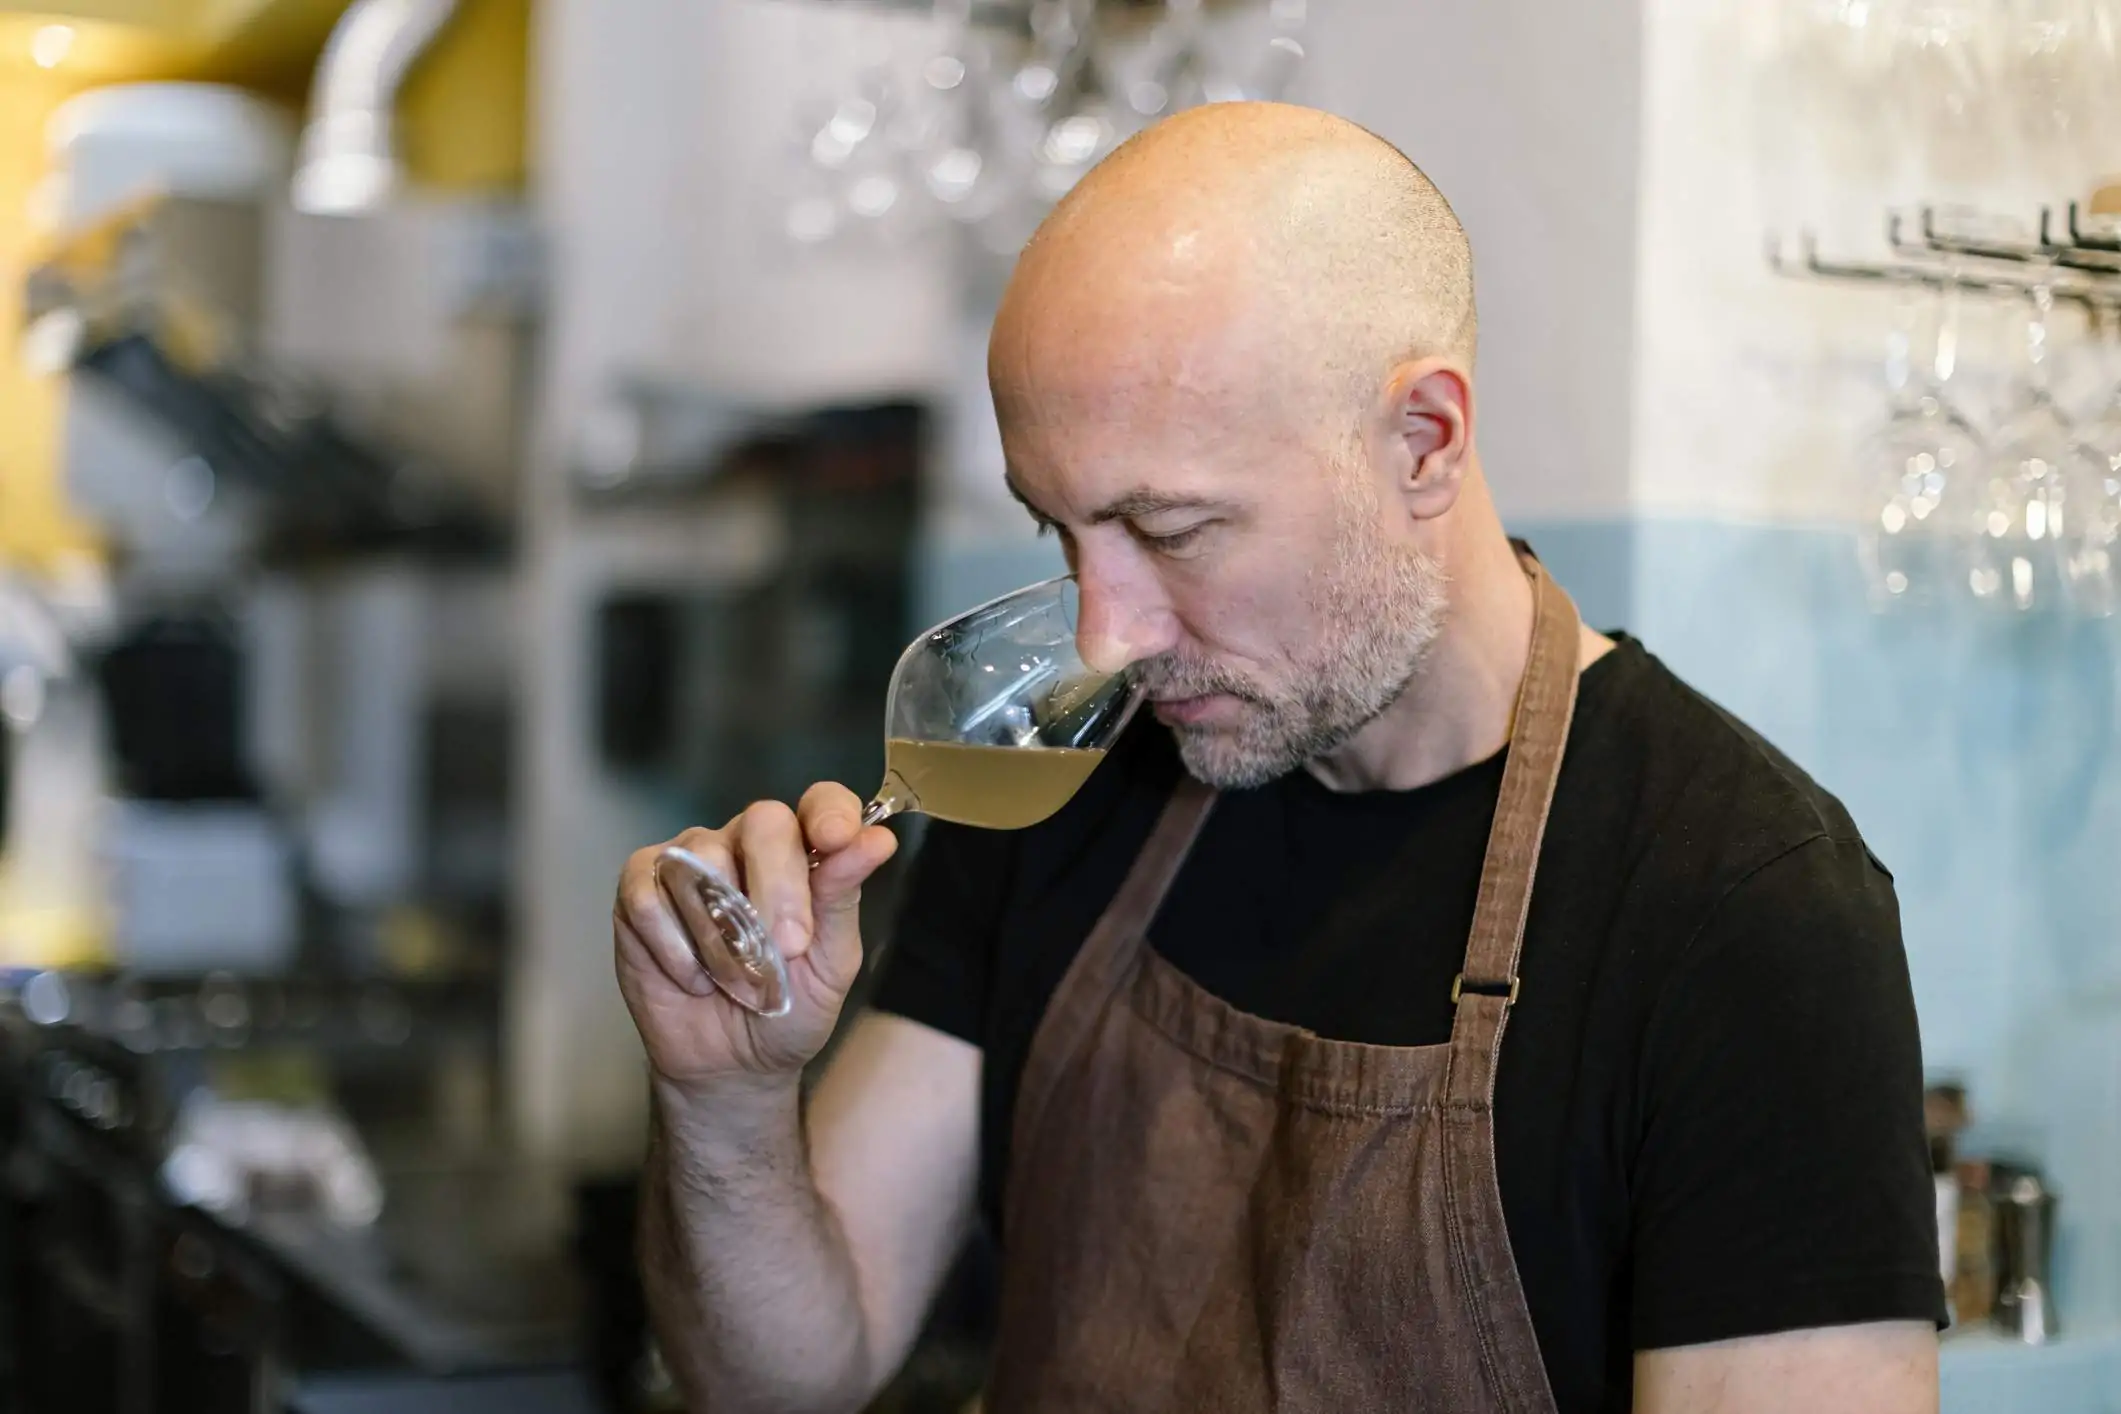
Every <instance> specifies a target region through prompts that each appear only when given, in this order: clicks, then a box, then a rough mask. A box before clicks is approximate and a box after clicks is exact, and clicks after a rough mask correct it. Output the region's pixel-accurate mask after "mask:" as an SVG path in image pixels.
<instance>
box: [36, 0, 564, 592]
mask: <svg viewBox="0 0 2121 1414" xmlns="http://www.w3.org/2000/svg"><path fill="white" fill-rule="evenodd" d="M346 6H347V0H190V3H186V2H185V0H75V3H67V4H55V3H49V0H40V3H39V4H36V5H34V6H22V5H12V4H0V329H7V330H19V329H20V327H21V322H22V310H21V299H22V289H23V277H24V275H25V273H26V272H27V270H28V269H29V267H30V265H31V263H32V262H33V261H34V260H35V259H36V257H37V253H38V251H39V249H40V246H41V244H42V243H43V242H44V241H45V240H47V239H48V238H49V236H50V234H51V233H50V232H47V231H43V230H40V229H38V227H37V225H36V214H35V207H36V203H35V200H34V192H35V189H36V187H37V184H38V182H39V181H40V180H41V179H42V178H43V176H44V167H45V143H44V131H45V125H46V123H47V122H48V121H49V120H50V118H51V116H52V113H53V112H54V110H56V109H57V108H58V107H59V105H60V104H61V103H63V102H65V101H66V99H68V98H69V97H71V96H73V95H74V94H76V93H79V92H81V91H82V90H84V89H87V88H93V87H99V86H102V85H106V84H114V83H128V82H144V81H154V80H173V79H175V80H210V81H217V82H224V83H236V84H241V85H243V86H244V87H247V88H250V89H252V90H254V91H256V92H258V93H261V94H263V95H265V96H267V97H270V98H272V99H274V100H276V101H279V102H282V103H285V104H287V105H288V106H289V107H290V108H293V109H296V110H299V109H300V107H301V105H302V104H303V102H304V101H305V99H306V96H307V90H308V86H309V82H310V79H311V76H312V75H313V73H314V71H315V69H316V62H317V57H318V55H319V53H320V52H321V51H322V49H323V46H324V41H325V39H326V37H327V36H328V35H329V34H330V32H331V27H332V25H333V24H334V23H336V22H337V20H338V18H339V16H340V14H341V13H342V12H343V11H344V10H345V9H346ZM529 49H530V0H466V3H465V4H463V5H462V6H461V7H460V8H459V10H458V13H457V15H456V17H455V18H454V19H453V21H452V22H451V24H450V25H449V27H448V28H447V29H446V30H445V31H444V32H443V34H442V36H441V37H440V39H439V40H438V41H437V42H436V43H435V45H434V47H433V49H432V50H431V51H429V53H428V54H427V55H426V56H425V57H424V58H423V60H422V61H421V63H420V66H419V67H418V68H417V69H416V70H415V71H414V72H413V74H412V76H411V77H410V79H409V80H408V81H407V84H406V86H405V89H404V92H403V93H402V95H401V96H400V99H399V119H400V123H401V125H402V132H403V141H404V149H405V161H406V165H407V168H408V170H409V171H410V172H411V174H412V175H413V176H414V177H415V178H416V179H417V180H418V181H419V182H420V183H421V184H423V185H424V186H426V187H428V188H430V189H437V190H453V191H478V190H514V189H518V188H520V187H521V186H522V184H523V181H524V178H525V172H526V156H525V154H526V152H527V148H528V143H527V124H528V116H529V100H528V91H527V90H528V77H529ZM61 397H62V387H61V383H60V380H58V379H54V378H46V377H40V376H37V375H36V374H34V373H32V372H31V371H30V370H28V369H26V368H25V367H24V366H23V363H22V358H21V353H20V349H19V347H18V340H17V338H15V337H12V336H11V337H7V338H0V561H13V562H15V563H20V564H28V565H44V564H48V563H49V562H50V561H51V559H52V558H53V557H54V556H56V555H59V554H63V553H66V552H68V551H80V550H83V549H89V548H92V545H93V540H92V537H91V535H90V534H89V532H88V531H87V529H86V528H85V527H83V526H82V525H80V524H79V523H78V522H77V521H75V520H73V519H71V518H70V517H69V516H68V515H67V513H66V510H65V508H64V506H63V504H62V498H61V495H60V487H59V474H58V432H57V429H58V425H59V417H60V398H61Z"/></svg>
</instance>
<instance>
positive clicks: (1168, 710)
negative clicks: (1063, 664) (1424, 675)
mask: <svg viewBox="0 0 2121 1414" xmlns="http://www.w3.org/2000/svg"><path fill="white" fill-rule="evenodd" d="M1057 381H1058V383H1059V386H1051V385H1049V386H1047V387H1042V388H1038V389H1037V390H1036V391H1035V392H1034V391H1033V389H1032V388H1031V387H1030V386H1027V385H1024V384H1019V385H1017V386H1015V387H1014V388H1011V389H1009V390H1007V392H1006V394H1004V390H1003V389H1002V388H1001V387H1000V385H999V384H998V386H997V392H998V395H1000V396H998V406H1000V407H1001V409H1002V427H1003V445H1004V449H1005V451H1006V454H1007V457H1008V461H1009V468H1010V471H1009V476H1010V484H1011V487H1012V489H1014V490H1015V491H1016V493H1017V495H1018V497H1019V498H1020V499H1021V500H1022V501H1023V502H1024V503H1025V505H1026V506H1027V507H1028V508H1029V509H1030V510H1031V512H1032V514H1033V515H1034V516H1036V517H1037V518H1038V519H1039V520H1040V522H1041V524H1042V525H1045V526H1047V527H1049V528H1051V529H1053V530H1054V531H1056V532H1057V533H1058V534H1059V535H1060V536H1061V538H1062V543H1063V547H1064V549H1065V550H1066V552H1067V556H1068V563H1069V566H1070V567H1071V568H1072V569H1073V570H1074V571H1075V573H1076V576H1077V579H1078V582H1079V584H1080V588H1081V594H1082V609H1081V621H1080V623H1079V624H1078V640H1079V642H1080V644H1081V647H1082V651H1083V655H1084V657H1085V659H1086V660H1088V661H1089V662H1091V663H1092V664H1093V665H1094V666H1099V667H1105V668H1116V667H1118V666H1119V665H1120V664H1121V663H1125V662H1132V663H1136V664H1138V665H1139V666H1138V667H1137V670H1136V671H1137V673H1138V675H1139V678H1140V681H1141V682H1142V684H1143V686H1144V687H1145V688H1146V690H1147V692H1148V695H1149V698H1150V701H1151V703H1152V704H1153V707H1154V710H1155V712H1156V714H1157V716H1158V717H1159V718H1160V719H1161V720H1162V721H1163V722H1164V723H1165V725H1167V726H1168V727H1170V728H1171V730H1172V732H1173V733H1174V734H1175V735H1176V737H1177V739H1178V745H1179V749H1180V752H1181V755H1182V756H1183V758H1184V760H1185V763H1186V767H1187V769H1188V770H1189V771H1190V772H1191V773H1192V774H1193V775H1194V776H1196V777H1197V778H1199V779H1200V780H1202V781H1204V782H1206V783H1207V784H1209V785H1212V786H1216V787H1219V788H1222V789H1226V790H1228V789H1243V788H1245V787H1249V786H1254V785H1259V784H1261V783H1263V782H1265V781H1269V780H1272V779H1274V778H1275V777H1277V776H1280V775H1283V774H1285V773H1286V772H1288V771H1290V770H1292V769H1294V768H1295V767H1296V766H1298V765H1300V764H1301V763H1302V762H1304V761H1306V760H1309V759H1311V758H1312V757H1315V756H1319V755H1322V754H1324V753H1326V752H1329V751H1332V750H1333V749H1335V748H1337V747H1338V746H1340V745H1341V744H1342V743H1344V742H1346V741H1347V740H1348V738H1350V737H1351V736H1353V735H1354V734H1355V733H1356V732H1357V731H1358V730H1360V729H1361V728H1362V727H1363V726H1365V725H1366V724H1368V723H1369V722H1370V721H1371V720H1372V719H1374V718H1375V717H1376V716H1377V715H1378V713H1380V712H1381V711H1383V710H1384V709H1385V708H1386V707H1388V706H1390V705H1391V703H1392V702H1393V701H1394V700H1396V699H1397V698H1398V696H1399V695H1400V693H1401V692H1402V691H1403V690H1404V689H1405V687H1406V685H1407V683H1408V682H1409V681H1410V680H1411V678H1412V677H1413V675H1414V673H1415V671H1416V669H1417V668H1418V666H1419V664H1420V661H1421V657H1422V655H1423V653H1424V651H1425V650H1426V649H1427V648H1428V646H1429V645H1430V643H1431V642H1433V641H1434V639H1435V637H1436V634H1437V632H1438V629H1439V627H1440V625H1441V620H1442V617H1443V612H1444V607H1445V584H1444V577H1443V574H1442V571H1441V569H1440V568H1439V566H1438V565H1437V564H1436V562H1435V561H1434V560H1433V559H1432V558H1430V557H1429V556H1427V555H1425V554H1423V553H1422V551H1421V549H1420V547H1419V546H1418V545H1417V544H1416V543H1415V541H1414V538H1413V537H1414V531H1413V529H1412V527H1411V526H1410V524H1409V523H1408V520H1407V517H1406V516H1405V514H1404V511H1403V509H1402V508H1400V507H1398V505H1397V503H1396V498H1395V497H1394V496H1393V494H1392V492H1391V489H1390V486H1389V482H1388V479H1387V478H1386V477H1385V476H1383V475H1381V474H1380V473H1379V472H1378V471H1377V470H1376V469H1375V468H1374V467H1373V466H1372V465H1371V461H1370V458H1369V457H1368V456H1367V455H1366V454H1365V452H1364V451H1363V450H1362V448H1361V447H1360V446H1359V445H1357V444H1356V439H1354V438H1352V437H1350V438H1348V439H1346V440H1347V442H1348V445H1346V446H1345V447H1340V448H1335V447H1332V446H1330V445H1327V444H1328V442H1329V441H1330V440H1331V439H1330V438H1325V437H1318V436H1306V435H1303V432H1302V430H1301V429H1300V428H1298V427H1296V426H1292V425H1291V423H1292V419H1291V418H1289V417H1288V415H1287V413H1286V410H1285V409H1280V408H1276V407H1273V406H1267V405H1263V404H1262V403H1261V401H1260V400H1259V399H1257V398H1253V399H1249V400H1247V399H1230V398H1226V397H1223V396H1220V395H1219V394H1218V392H1217V390H1215V389H1213V388H1211V387H1195V388H1193V389H1190V390H1189V389H1187V388H1185V387H1183V386H1182V385H1175V382H1176V380H1172V379H1169V378H1168V377H1167V378H1165V379H1162V380H1143V381H1141V382H1136V383H1134V384H1133V385H1132V386H1133V387H1135V388H1142V387H1156V388H1158V390H1159V391H1157V392H1155V393H1153V394H1139V393H1130V392H1125V391H1122V392H1120V393H1118V394H1116V395H1114V394H1111V393H1109V392H1108V391H1106V390H1104V389H1099V390H1095V392H1094V395H1086V390H1085V389H1084V388H1083V387H1082V385H1078V386H1077V387H1075V388H1070V387H1069V386H1067V380H1057ZM1099 381H1104V380H1099ZM1113 382H1114V383H1116V384H1117V385H1118V386H1119V387H1121V388H1122V389H1124V388H1125V387H1126V386H1127V384H1128V380H1126V379H1125V378H1120V379H1117V380H1113ZM1109 386H1110V385H1108V387H1109Z"/></svg>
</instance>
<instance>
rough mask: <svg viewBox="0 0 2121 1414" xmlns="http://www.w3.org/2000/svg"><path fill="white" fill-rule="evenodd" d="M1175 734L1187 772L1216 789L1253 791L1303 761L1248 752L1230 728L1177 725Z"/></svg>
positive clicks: (1281, 775)
mask: <svg viewBox="0 0 2121 1414" xmlns="http://www.w3.org/2000/svg"><path fill="white" fill-rule="evenodd" d="M1171 735H1172V736H1173V737H1175V738H1177V741H1178V758H1179V760H1180V761H1182V762H1183V763H1184V764H1185V767H1186V774H1187V775H1189V776H1191V777H1193V779H1194V780H1196V781H1199V782H1200V783H1201V784H1202V785H1205V786H1210V787H1212V788H1214V789H1216V790H1252V789H1255V788H1256V787H1259V786H1263V785H1265V784H1267V782H1269V781H1273V780H1278V779H1280V778H1281V777H1283V776H1286V775H1287V774H1289V772H1290V771H1292V770H1294V769H1295V768H1296V766H1297V765H1298V764H1299V763H1298V762H1295V761H1290V760H1286V759H1284V757H1285V755H1286V753H1282V754H1277V755H1274V756H1272V757H1270V756H1268V755H1267V754H1265V753H1262V752H1257V751H1247V750H1245V749H1243V748H1242V747H1241V746H1239V744H1238V743H1237V741H1236V739H1235V738H1236V734H1235V733H1234V732H1231V731H1228V730H1226V729H1218V728H1214V727H1179V726H1174V727H1172V728H1171Z"/></svg>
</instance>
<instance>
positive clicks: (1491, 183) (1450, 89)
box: [1306, 0, 1642, 518]
mask: <svg viewBox="0 0 2121 1414" xmlns="http://www.w3.org/2000/svg"><path fill="white" fill-rule="evenodd" d="M1639 8H1640V7H1639V4H1638V0H1621V2H1620V3H1600V4H1577V5H1561V4H1554V3H1552V0H1424V2H1423V3H1404V2H1403V0H1393V2H1392V3H1356V0H1322V3H1318V4H1314V5H1313V6H1312V7H1311V14H1312V15H1313V17H1314V19H1313V27H1314V31H1315V34H1314V43H1313V44H1312V52H1313V54H1314V55H1315V58H1316V65H1315V71H1314V72H1313V73H1311V74H1310V75H1308V76H1307V78H1306V83H1307V84H1308V85H1309V96H1310V98H1311V100H1312V101H1314V102H1316V103H1317V105H1318V106H1320V107H1323V108H1327V109H1330V110H1332V111H1334V112H1337V113H1340V114H1343V115H1344V116H1346V117H1349V118H1352V119H1354V120H1355V121H1356V122H1359V123H1362V124H1363V125H1364V126H1366V127H1368V128H1370V129H1372V130H1373V131H1375V132H1377V133H1379V134H1380V135H1382V136H1383V137H1385V138H1387V139H1389V140H1390V141H1391V142H1393V143H1394V144H1396V145H1397V146H1399V147H1400V148H1401V149H1402V150H1404V151H1405V152H1406V153H1407V154H1408V155H1409V156H1410V157H1412V158H1413V159H1414V160H1415V162H1416V163H1418V164H1419V165H1420V166H1421V167H1422V168H1423V170H1425V171H1426V172H1427V173H1428V174H1429V176H1430V177H1431V178H1432V179H1433V180H1434V181H1435V182H1436V184H1437V185H1438V186H1439V187H1440V188H1441V189H1442V190H1443V193H1444V195H1445V196H1446V197H1448V198H1449V199H1450V201H1451V203H1452V205H1453V206H1454V207H1455V208H1456V209H1457V211H1458V214H1459V218H1460V219H1461V220H1462V221H1463V222H1464V223H1465V226H1466V229H1467V231H1468V232H1469V233H1470V234H1471V236H1472V240H1473V252H1474V262H1475V269H1476V279H1477V282H1478V291H1479V298H1480V318H1481V354H1480V368H1479V385H1478V391H1479V395H1480V399H1481V402H1480V407H1479V418H1480V426H1479V438H1480V442H1481V447H1482V450H1483V453H1484V457H1485V460H1486V463H1487V469H1488V476H1489V479H1490V480H1491V481H1492V482H1493V483H1494V486H1495V493H1496V498H1497V500H1498V501H1499V502H1500V503H1501V505H1502V508H1503V511H1504V514H1505V515H1508V516H1511V517H1516V518H1526V517H1548V518H1552V517H1576V516H1598V515H1610V514H1616V513H1618V512H1620V511H1622V510H1623V509H1624V508H1625V506H1626V503H1627V499H1628V489H1629V484H1628V483H1629V464H1630V459H1631V451H1630V437H1631V431H1630V409H1631V388H1632V358H1633V334H1632V329H1633V324H1634V315H1635V295H1634V290H1633V288H1632V284H1631V279H1632V274H1633V272H1634V270H1635V268H1636V266H1635V247H1636V160H1637V143H1638V133H1639V129H1640V126H1641V117H1640V101H1639V95H1640V85H1641V78H1642V68H1641V53H1640V50H1641V35H1640V14H1639Z"/></svg>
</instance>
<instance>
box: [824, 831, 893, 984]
mask: <svg viewBox="0 0 2121 1414" xmlns="http://www.w3.org/2000/svg"><path fill="white" fill-rule="evenodd" d="M897 852H898V836H896V835H894V834H892V833H891V831H889V830H887V829H885V828H884V827H883V826H882V825H871V826H869V827H868V828H867V829H865V830H863V831H862V832H861V833H860V834H858V835H856V836H855V837H854V839H853V841H852V842H850V843H849V844H848V845H847V847H846V848H845V849H841V850H835V851H834V852H833V853H831V854H828V855H826V856H825V857H824V858H823V859H822V860H820V861H819V862H818V866H817V870H816V872H814V873H812V874H811V876H810V911H811V917H812V918H813V919H814V920H815V921H816V925H817V934H816V938H817V941H816V943H815V944H814V945H813V946H814V947H815V948H817V949H820V950H822V952H823V954H824V956H822V957H820V958H819V963H820V965H821V966H822V967H823V968H824V969H825V970H826V971H827V972H829V973H831V974H833V975H835V976H838V975H845V976H848V977H850V978H851V977H852V976H853V972H854V969H855V968H856V967H857V966H859V965H860V961H861V946H862V927H861V915H862V885H863V884H864V883H865V882H867V881H868V879H869V876H870V875H872V874H874V873H875V872H876V871H877V870H878V869H879V868H881V867H882V866H883V864H884V861H886V860H888V859H889V858H891V856H892V855H894V854H896V853H897Z"/></svg>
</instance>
